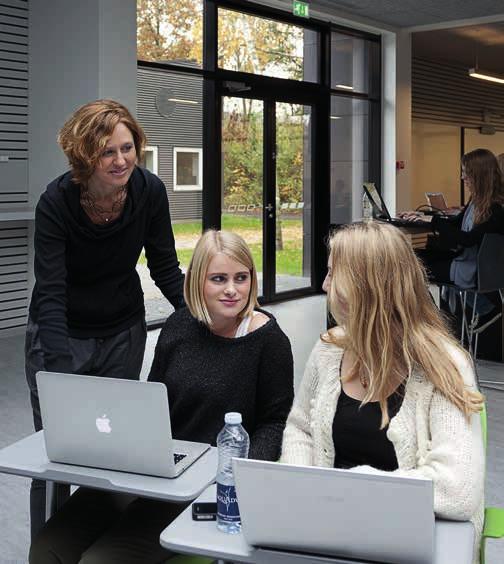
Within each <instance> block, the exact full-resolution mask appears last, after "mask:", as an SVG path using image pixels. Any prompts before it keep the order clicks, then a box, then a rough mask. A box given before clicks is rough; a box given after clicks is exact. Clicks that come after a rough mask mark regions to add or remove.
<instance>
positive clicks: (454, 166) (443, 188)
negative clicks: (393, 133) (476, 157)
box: [411, 120, 461, 208]
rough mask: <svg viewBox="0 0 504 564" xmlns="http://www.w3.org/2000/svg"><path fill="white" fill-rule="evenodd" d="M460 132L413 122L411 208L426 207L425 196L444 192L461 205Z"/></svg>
mask: <svg viewBox="0 0 504 564" xmlns="http://www.w3.org/2000/svg"><path fill="white" fill-rule="evenodd" d="M460 132H461V128H460V127H457V126H455V125H445V124H439V123H430V122H426V121H421V120H413V127H412V168H413V171H412V190H411V207H412V208H416V207H417V206H419V205H421V204H425V203H427V202H426V199H425V192H443V194H444V195H445V198H446V201H447V203H448V205H450V206H458V205H459V204H460Z"/></svg>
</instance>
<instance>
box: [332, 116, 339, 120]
mask: <svg viewBox="0 0 504 564" xmlns="http://www.w3.org/2000/svg"><path fill="white" fill-rule="evenodd" d="M331 119H341V116H331Z"/></svg>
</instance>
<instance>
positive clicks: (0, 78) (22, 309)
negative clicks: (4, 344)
mask: <svg viewBox="0 0 504 564" xmlns="http://www.w3.org/2000/svg"><path fill="white" fill-rule="evenodd" d="M28 5H29V4H28V2H26V1H21V0H0V336H1V335H6V334H11V333H12V331H13V330H16V329H17V330H18V331H21V330H22V328H23V327H24V325H25V323H26V317H27V311H28V277H29V269H28V222H26V221H6V220H3V219H2V212H9V211H12V210H19V209H26V208H27V206H28V41H29V40H28Z"/></svg>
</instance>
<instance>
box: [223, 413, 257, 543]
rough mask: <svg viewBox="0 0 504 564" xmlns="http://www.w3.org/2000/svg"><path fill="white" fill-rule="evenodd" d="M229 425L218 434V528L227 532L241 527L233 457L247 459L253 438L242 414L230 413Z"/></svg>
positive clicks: (236, 530)
mask: <svg viewBox="0 0 504 564" xmlns="http://www.w3.org/2000/svg"><path fill="white" fill-rule="evenodd" d="M224 421H225V425H224V427H223V428H222V431H221V432H220V433H219V434H218V436H217V448H218V449H219V466H218V468H217V527H218V529H219V530H221V531H223V532H225V533H232V534H234V533H239V532H240V530H241V520H240V510H239V508H238V502H237V500H236V490H235V482H234V476H233V466H232V464H231V459H232V458H247V456H248V451H249V446H250V439H249V436H248V433H247V431H245V429H244V428H243V426H242V424H241V422H242V416H241V413H226V415H225V417H224Z"/></svg>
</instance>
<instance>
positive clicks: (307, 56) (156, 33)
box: [137, 0, 381, 321]
mask: <svg viewBox="0 0 504 564" xmlns="http://www.w3.org/2000/svg"><path fill="white" fill-rule="evenodd" d="M278 4H279V5H280V3H278ZM137 45H138V59H139V67H138V97H137V100H138V107H137V114H138V118H139V121H140V123H141V124H142V126H143V127H144V129H145V132H146V134H147V138H148V147H147V151H146V155H145V160H144V163H143V164H144V166H146V167H147V168H148V169H149V170H151V171H152V172H154V173H155V174H157V175H158V176H159V177H160V179H161V180H162V181H163V183H164V185H165V186H166V190H167V194H168V200H169V204H170V215H171V222H172V227H173V231H174V235H175V241H176V249H177V255H178V258H179V260H180V263H181V266H182V269H185V268H186V267H187V265H188V263H189V260H190V257H191V255H192V252H193V249H194V246H195V244H196V241H197V240H198V238H199V236H200V234H201V232H202V228H203V226H205V227H216V228H219V227H220V228H223V229H230V230H233V231H236V232H237V233H240V234H241V235H243V236H244V238H245V240H246V241H247V242H248V243H249V244H250V246H251V250H252V252H253V254H254V260H255V261H256V264H257V267H258V271H259V273H260V284H259V285H260V292H261V293H262V297H263V299H264V300H265V301H269V300H272V301H274V300H277V299H285V298H287V297H297V296H301V295H302V294H305V293H309V292H313V291H316V290H319V289H320V287H321V284H322V279H323V275H324V268H325V261H326V249H325V246H324V244H323V241H324V239H325V238H326V236H327V233H328V230H329V225H330V223H338V224H341V223H347V222H349V221H352V220H354V219H356V218H358V217H360V209H361V201H362V198H361V195H362V193H361V190H362V184H363V182H366V181H369V182H375V183H376V185H377V186H378V187H379V188H380V159H381V148H380V143H381V132H380V123H381V120H380V95H381V87H380V86H381V76H380V73H381V69H380V61H381V45H380V39H379V37H376V36H373V35H371V34H368V33H365V32H360V31H357V30H351V29H347V28H344V27H341V26H336V25H332V24H329V23H328V22H327V21H318V20H317V19H315V18H310V19H309V20H306V19H303V18H298V17H296V16H294V15H293V14H292V13H291V12H290V11H289V9H288V7H286V8H285V9H282V10H281V9H275V8H272V7H268V6H264V5H261V4H260V3H255V2H243V0H169V1H168V0H137ZM138 268H139V271H141V275H142V285H143V289H144V293H145V298H146V309H147V319H148V320H149V321H152V320H154V319H159V318H162V317H164V316H165V315H167V314H168V313H169V310H170V308H169V306H168V307H167V302H166V300H165V299H164V298H163V297H162V296H161V294H160V293H159V291H158V290H157V288H155V286H154V284H153V283H152V281H151V280H150V276H149V272H148V269H147V265H146V264H145V259H144V258H143V257H142V258H141V260H140V262H139V265H138Z"/></svg>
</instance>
